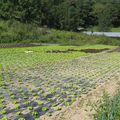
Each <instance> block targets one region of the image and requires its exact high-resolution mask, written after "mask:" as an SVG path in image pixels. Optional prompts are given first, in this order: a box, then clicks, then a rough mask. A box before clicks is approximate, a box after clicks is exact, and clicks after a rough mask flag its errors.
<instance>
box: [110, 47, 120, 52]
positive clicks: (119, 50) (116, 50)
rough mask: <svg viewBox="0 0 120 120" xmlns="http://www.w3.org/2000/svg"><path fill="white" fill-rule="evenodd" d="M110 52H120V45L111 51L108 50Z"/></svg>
mask: <svg viewBox="0 0 120 120" xmlns="http://www.w3.org/2000/svg"><path fill="white" fill-rule="evenodd" d="M108 52H120V47H118V48H115V49H112V50H110V51H108Z"/></svg>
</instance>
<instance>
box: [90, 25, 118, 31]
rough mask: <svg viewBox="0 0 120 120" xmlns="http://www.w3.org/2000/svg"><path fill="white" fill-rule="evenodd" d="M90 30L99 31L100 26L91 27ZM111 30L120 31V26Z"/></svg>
mask: <svg viewBox="0 0 120 120" xmlns="http://www.w3.org/2000/svg"><path fill="white" fill-rule="evenodd" d="M88 30H90V31H94V32H99V30H98V27H97V26H94V27H92V28H89V29H88ZM110 32H120V27H117V28H111V30H110Z"/></svg>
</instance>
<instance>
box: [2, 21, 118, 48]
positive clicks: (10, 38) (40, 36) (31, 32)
mask: <svg viewBox="0 0 120 120" xmlns="http://www.w3.org/2000/svg"><path fill="white" fill-rule="evenodd" d="M0 43H51V44H60V45H76V46H77V45H78V46H82V45H86V44H89V45H93V44H105V45H120V40H119V39H115V38H107V37H103V36H99V37H98V36H89V35H86V34H83V33H76V32H68V31H60V30H55V29H48V28H40V27H38V26H35V25H31V24H23V23H20V22H17V21H0Z"/></svg>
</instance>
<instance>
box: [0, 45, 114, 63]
mask: <svg viewBox="0 0 120 120" xmlns="http://www.w3.org/2000/svg"><path fill="white" fill-rule="evenodd" d="M115 47H116V46H110V45H85V46H38V47H25V48H5V49H2V48H1V49H0V54H1V55H3V56H6V55H8V56H9V57H10V55H11V52H12V54H16V56H17V58H18V60H19V59H22V58H24V60H26V61H27V59H28V58H30V59H31V60H32V59H33V58H34V56H35V57H36V59H35V61H33V62H34V63H35V62H37V61H41V62H49V61H60V60H65V59H71V58H77V57H80V56H84V55H88V54H89V53H84V52H72V53H57V54H55V53H46V51H51V50H67V49H76V50H81V49H103V48H115ZM26 51H32V53H28V54H27V53H26ZM18 54H19V55H18ZM36 54H37V56H36ZM31 56H32V57H33V58H32V57H31Z"/></svg>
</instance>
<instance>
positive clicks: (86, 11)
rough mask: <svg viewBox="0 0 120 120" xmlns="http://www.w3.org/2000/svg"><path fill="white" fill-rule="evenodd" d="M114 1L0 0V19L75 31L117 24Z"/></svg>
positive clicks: (118, 8)
mask: <svg viewBox="0 0 120 120" xmlns="http://www.w3.org/2000/svg"><path fill="white" fill-rule="evenodd" d="M119 13H120V2H119V3H118V0H114V1H113V0H0V19H4V20H10V19H15V20H18V21H21V22H24V23H32V24H37V25H39V26H44V25H46V26H48V27H50V28H57V29H65V30H74V31H75V30H76V29H77V27H79V26H81V27H85V28H87V27H89V26H94V25H98V26H99V28H100V30H104V31H107V30H108V29H109V27H110V26H115V27H116V26H120V14H119Z"/></svg>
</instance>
